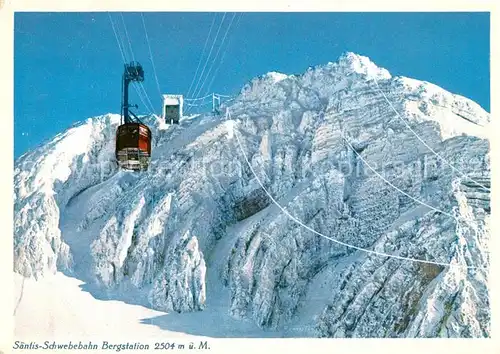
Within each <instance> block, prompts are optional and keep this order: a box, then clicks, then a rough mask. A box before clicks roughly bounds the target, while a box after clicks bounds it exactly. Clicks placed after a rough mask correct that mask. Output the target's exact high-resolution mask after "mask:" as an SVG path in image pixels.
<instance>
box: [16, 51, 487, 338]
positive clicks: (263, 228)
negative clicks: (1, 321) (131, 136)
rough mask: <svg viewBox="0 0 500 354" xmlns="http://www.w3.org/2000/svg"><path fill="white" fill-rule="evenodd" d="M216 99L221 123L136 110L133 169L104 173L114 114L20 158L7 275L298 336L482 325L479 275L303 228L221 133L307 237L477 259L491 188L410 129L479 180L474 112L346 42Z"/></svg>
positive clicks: (481, 137)
mask: <svg viewBox="0 0 500 354" xmlns="http://www.w3.org/2000/svg"><path fill="white" fill-rule="evenodd" d="M375 80H376V82H375ZM228 108H229V111H230V113H231V118H232V119H233V120H234V124H230V125H229V124H228V123H226V122H224V121H223V119H221V118H216V117H210V116H200V117H197V118H194V119H186V120H182V121H181V124H180V125H179V126H168V127H164V126H162V124H161V122H160V121H158V119H156V118H152V117H150V118H147V119H146V120H147V124H148V125H150V127H151V130H152V135H153V153H152V162H151V167H150V169H149V171H147V172H145V173H140V174H137V173H129V172H125V171H118V170H117V167H116V164H115V163H114V134H115V131H116V127H117V125H118V124H119V116H117V115H105V116H100V117H96V118H93V119H88V120H86V121H85V122H84V123H82V124H81V125H79V126H76V127H73V128H71V129H69V130H67V131H66V132H64V133H62V134H60V135H58V136H57V137H56V138H54V140H52V141H51V142H49V143H47V144H46V145H44V146H43V147H41V148H40V149H38V150H35V151H32V152H29V153H27V154H25V155H23V156H22V157H21V158H20V159H19V160H18V161H16V166H15V177H14V185H15V206H14V207H15V221H14V223H15V235H14V254H15V263H14V270H15V271H16V272H18V273H20V274H22V275H24V276H27V277H36V278H40V277H43V276H44V275H45V274H49V273H54V272H55V271H56V269H58V270H60V271H64V272H67V273H70V274H73V275H74V276H76V277H77V278H79V279H81V280H83V281H85V282H87V283H89V284H94V285H93V286H95V287H96V288H98V289H113V290H114V294H120V289H122V288H123V289H128V290H127V291H123V294H125V293H128V292H129V291H130V289H134V292H136V293H137V294H138V295H137V296H136V297H135V298H136V301H142V302H143V303H144V304H148V306H151V307H153V308H155V309H160V310H163V311H178V312H186V311H209V310H210V309H211V308H212V307H213V306H220V307H221V309H220V311H225V313H227V315H228V316H231V317H232V318H233V319H238V320H241V321H246V320H251V321H253V322H254V323H255V324H256V325H258V326H260V327H263V328H275V329H276V328H278V329H282V330H283V331H287V333H289V334H290V333H292V334H293V333H296V334H297V335H299V336H303V335H305V336H337V337H346V336H347V337H351V336H363V337H367V336H368V337H370V336H371V337H373V336H381V337H404V336H412V337H413V336H453V337H458V336H465V337H483V336H489V304H488V302H489V300H488V291H487V273H486V272H484V271H483V270H475V271H466V270H464V268H460V269H461V270H456V269H451V268H446V267H438V266H432V265H429V266H425V265H423V266H422V265H421V264H413V263H411V262H402V261H400V260H396V259H386V258H381V257H376V256H374V255H367V254H364V253H362V252H354V251H353V250H352V249H349V248H346V247H343V246H339V245H337V244H334V243H332V242H329V241H327V240H325V239H322V238H319V237H318V236H316V235H314V234H312V233H310V232H309V231H307V230H305V229H304V228H301V227H300V226H298V225H297V224H296V223H295V222H294V221H293V220H290V218H288V217H287V216H286V215H284V214H283V213H282V212H281V211H280V210H279V208H277V207H276V206H274V205H273V204H272V203H271V201H270V199H269V197H268V196H267V195H266V194H265V193H264V192H263V190H262V188H260V186H259V184H258V183H257V181H256V179H255V177H254V176H253V174H252V172H251V171H250V169H249V168H248V166H247V164H246V162H245V160H244V158H243V155H242V153H241V151H240V148H239V146H238V144H237V142H236V141H235V139H232V138H231V137H230V136H228V128H227V127H228V126H231V127H233V129H234V134H238V137H239V139H240V140H241V141H242V144H243V149H244V152H245V154H246V155H247V156H249V158H250V162H251V164H252V167H253V169H254V170H255V172H256V174H257V175H258V177H259V179H260V180H261V181H262V182H263V183H264V184H265V186H266V188H267V189H269V191H270V192H271V194H272V195H273V197H274V198H275V199H276V200H278V201H279V202H280V204H281V205H282V206H283V207H284V208H286V210H288V211H289V212H290V213H291V214H293V215H294V216H295V217H296V218H297V219H300V220H301V221H302V222H304V223H305V224H307V225H308V226H309V227H311V228H313V229H315V230H317V231H318V232H321V233H323V234H328V235H330V236H331V237H334V238H336V239H339V240H340V241H342V242H345V243H348V244H352V245H356V246H357V247H365V248H368V249H373V248H376V249H378V250H380V251H381V252H384V253H390V254H400V255H404V256H408V257H413V258H419V259H429V260H436V261H439V262H446V263H448V262H454V263H457V264H462V265H463V264H469V265H475V266H480V267H484V266H487V265H488V264H489V260H488V239H489V218H490V214H489V213H490V207H489V192H488V191H487V190H484V189H482V188H480V187H478V186H477V185H475V184H474V183H471V181H470V180H469V179H467V178H465V177H463V176H460V175H457V174H456V173H454V171H453V170H451V169H450V168H449V167H447V166H446V165H445V164H444V163H442V161H441V160H440V159H439V158H437V157H436V156H435V155H434V154H433V153H432V152H431V151H430V150H429V148H428V147H426V146H425V145H423V144H422V143H421V141H420V140H419V139H418V138H417V137H416V136H415V134H414V133H417V134H418V136H419V137H420V138H421V139H423V140H424V141H425V142H426V143H427V144H428V146H430V147H432V148H433V150H435V151H436V152H438V153H439V155H440V156H441V157H442V158H445V159H446V160H447V161H449V163H451V164H452V165H453V166H456V167H457V168H460V170H461V171H462V172H463V173H464V174H465V175H466V176H469V177H471V178H473V179H474V180H475V181H479V182H480V183H481V184H483V185H488V186H489V142H488V140H487V139H485V138H486V137H487V134H486V131H487V130H486V129H487V126H488V123H489V121H490V115H489V113H487V112H485V111H484V110H483V109H482V108H481V107H479V105H477V104H476V103H474V102H472V101H470V100H468V99H467V98H464V97H461V96H458V95H454V94H452V93H449V92H447V91H445V90H443V89H441V88H439V87H437V86H435V85H432V84H430V83H426V82H422V81H417V80H412V79H408V78H401V77H392V76H391V75H390V73H389V72H388V71H387V70H386V69H382V68H378V67H377V66H376V65H375V64H374V63H373V62H371V61H370V60H369V59H368V58H366V57H362V56H359V55H356V54H353V53H346V54H344V55H343V56H342V57H341V58H339V60H338V61H337V62H335V63H328V64H326V65H320V66H317V67H314V68H310V69H308V70H307V71H306V72H305V73H303V74H301V75H285V74H279V73H275V72H273V73H268V74H267V75H263V76H261V77H259V78H256V79H254V80H252V81H251V82H250V83H248V84H247V85H245V86H244V87H243V89H242V91H241V94H240V95H239V96H238V97H237V98H236V99H235V100H234V101H233V102H231V106H230V107H228ZM405 122H406V124H405ZM407 124H409V125H410V126H411V128H412V129H411V130H410V129H409V128H408V126H407ZM412 130H413V132H412ZM342 134H346V135H347V137H348V139H349V141H350V144H352V145H353V146H354V147H355V148H356V149H357V153H359V154H361V156H362V157H363V159H364V160H365V161H367V162H368V163H369V164H370V165H371V166H374V167H375V168H377V170H378V171H379V172H380V173H382V174H383V176H384V177H385V178H386V179H387V180H388V181H390V182H391V184H393V185H395V186H397V187H398V188H399V189H401V190H403V191H404V192H405V193H408V194H409V195H412V196H413V197H415V198H418V199H420V200H423V201H425V202H426V203H428V204H431V205H432V206H433V207H435V208H438V209H441V210H445V211H446V212H448V213H452V214H453V215H456V216H457V218H458V219H459V220H460V222H456V221H455V220H454V219H453V218H449V217H448V216H446V215H443V214H439V213H435V212H432V211H431V210H429V209H428V208H425V207H424V206H422V205H420V204H418V203H416V202H415V201H413V200H411V199H410V198H408V197H406V196H404V195H402V194H401V193H399V192H398V191H396V190H395V189H394V188H392V187H391V186H390V185H388V184H387V183H386V182H384V181H383V180H381V179H380V178H379V177H378V176H377V175H375V174H373V173H370V171H368V169H367V168H366V166H365V165H364V163H363V162H362V161H361V160H360V159H359V158H358V157H357V155H356V153H354V152H353V151H352V149H351V148H350V147H349V145H348V144H346V142H345V141H344V138H343V137H342ZM124 296H125V295H124ZM221 301H226V302H221ZM218 311H219V310H218Z"/></svg>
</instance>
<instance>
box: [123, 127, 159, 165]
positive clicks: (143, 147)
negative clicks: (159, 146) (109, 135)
mask: <svg viewBox="0 0 500 354" xmlns="http://www.w3.org/2000/svg"><path fill="white" fill-rule="evenodd" d="M150 157H151V130H150V129H149V128H148V127H147V126H146V125H144V124H141V123H125V124H122V125H120V126H119V127H118V129H117V131H116V160H117V161H118V164H119V165H120V167H121V168H124V169H127V170H134V171H139V170H147V168H148V166H149V160H150Z"/></svg>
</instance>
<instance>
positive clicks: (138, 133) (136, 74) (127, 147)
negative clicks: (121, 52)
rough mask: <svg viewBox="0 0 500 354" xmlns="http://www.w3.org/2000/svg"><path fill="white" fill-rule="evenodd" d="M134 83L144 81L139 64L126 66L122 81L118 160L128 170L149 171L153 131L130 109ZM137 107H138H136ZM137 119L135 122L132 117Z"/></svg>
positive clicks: (117, 144) (116, 151)
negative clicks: (129, 98)
mask: <svg viewBox="0 0 500 354" xmlns="http://www.w3.org/2000/svg"><path fill="white" fill-rule="evenodd" d="M132 81H144V70H143V69H142V67H141V65H140V64H139V63H134V62H132V63H130V64H125V72H124V74H123V81H122V84H123V86H122V94H123V104H122V115H123V120H122V122H121V123H122V124H121V125H120V126H119V127H118V129H117V130H116V150H115V155H116V160H117V162H118V165H119V166H120V167H121V168H123V169H127V170H134V171H140V170H147V168H148V166H149V161H150V158H151V130H150V129H149V128H148V127H147V126H146V125H145V124H144V123H142V122H141V121H140V120H139V118H137V116H136V115H135V114H133V113H132V112H130V110H129V108H130V107H132V106H131V105H129V103H128V86H129V84H130V82H132ZM135 107H137V106H135ZM131 115H132V116H133V117H134V118H135V120H134V119H133V118H132V117H131Z"/></svg>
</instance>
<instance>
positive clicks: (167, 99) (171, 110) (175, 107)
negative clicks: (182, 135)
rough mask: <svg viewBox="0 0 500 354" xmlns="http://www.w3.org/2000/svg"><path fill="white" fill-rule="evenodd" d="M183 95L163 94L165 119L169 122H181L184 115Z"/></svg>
mask: <svg viewBox="0 0 500 354" xmlns="http://www.w3.org/2000/svg"><path fill="white" fill-rule="evenodd" d="M183 104H184V99H183V97H182V95H163V119H165V123H168V124H179V120H180V118H181V117H182V106H183Z"/></svg>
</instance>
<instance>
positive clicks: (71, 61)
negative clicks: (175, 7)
mask: <svg viewBox="0 0 500 354" xmlns="http://www.w3.org/2000/svg"><path fill="white" fill-rule="evenodd" d="M233 15H235V14H234V13H227V14H226V15H225V17H224V22H222V26H221V29H220V32H219V40H218V41H217V42H216V44H215V45H214V47H213V51H212V58H213V57H214V56H215V54H216V53H217V51H218V45H219V44H220V43H221V39H222V38H223V37H224V33H225V32H226V28H227V27H228V25H229V23H230V22H231V19H232V18H233ZM143 16H144V19H145V22H146V27H147V34H148V36H149V42H150V45H151V51H152V53H153V59H154V64H155V67H156V71H157V74H158V81H159V83H160V89H161V91H162V93H182V94H184V95H186V94H187V93H188V90H189V88H190V86H191V83H192V82H193V77H194V74H195V71H196V68H197V67H198V63H199V58H200V55H201V54H202V50H203V47H204V45H205V43H206V39H207V34H208V32H209V29H210V27H211V24H212V22H213V21H214V16H216V17H215V22H214V23H215V24H214V28H213V30H212V34H211V38H210V40H209V42H208V45H207V48H206V52H205V56H207V54H208V52H209V50H210V48H211V44H212V40H213V38H214V35H215V33H216V32H217V29H218V27H219V24H220V23H221V20H222V18H223V16H224V15H223V13H143ZM111 18H112V20H113V22H114V24H115V26H117V28H116V30H117V31H118V33H119V34H121V35H122V36H123V39H124V41H125V43H126V49H127V50H128V52H130V49H129V45H128V42H127V41H126V37H125V30H124V28H125V27H124V26H123V22H122V17H121V15H120V13H111ZM238 19H239V21H238ZM123 21H124V22H125V25H126V29H127V32H128V36H129V38H130V44H131V47H132V50H133V52H134V57H135V59H136V60H138V61H139V62H140V63H141V64H142V65H143V67H144V69H145V72H146V81H145V82H144V88H145V90H146V92H147V94H148V96H149V98H150V100H151V102H152V104H153V106H154V109H155V112H156V113H160V109H161V101H160V93H159V92H158V88H157V84H156V80H155V78H154V74H153V69H152V64H151V61H150V57H149V49H148V45H147V41H146V36H145V31H144V27H143V23H142V19H141V14H140V13H123ZM14 27H15V28H14V30H15V35H14V43H15V44H14V157H15V158H17V157H19V156H20V155H21V154H23V153H25V152H26V151H28V150H29V149H33V148H36V146H37V145H39V144H41V143H43V142H44V141H46V140H47V139H49V138H51V137H53V136H54V135H56V134H57V133H59V132H61V131H63V130H64V129H66V128H68V127H69V126H71V125H72V124H73V123H75V122H77V121H80V120H84V119H86V118H88V117H92V116H96V115H100V114H105V113H108V112H113V113H119V107H120V90H121V86H120V82H121V81H120V80H121V74H122V70H123V61H122V57H121V55H120V51H119V49H118V46H117V42H116V39H115V35H114V33H113V30H112V27H111V24H110V20H109V17H108V14H107V13H16V15H15V22H14ZM489 33H490V16H489V14H488V13H243V14H242V15H241V17H240V15H239V14H238V15H236V16H235V17H234V21H233V22H232V26H231V28H230V31H228V34H227V37H226V40H225V42H224V46H223V47H222V48H221V50H220V52H219V61H216V62H215V64H214V67H213V68H212V71H211V72H210V75H209V76H208V77H207V79H206V81H205V79H204V78H202V79H201V81H200V84H199V86H201V84H202V83H203V82H205V85H204V86H203V88H202V89H201V90H200V94H203V93H205V92H212V91H215V92H218V93H223V94H234V93H237V92H238V91H239V89H240V88H241V87H242V86H243V85H244V84H245V83H246V82H248V81H249V80H250V79H251V78H253V77H255V76H258V75H261V74H264V73H266V72H269V71H280V72H284V73H288V74H293V73H301V72H303V71H305V70H306V69H307V67H308V66H313V65H317V64H324V63H327V62H328V61H335V60H337V58H338V57H339V56H340V55H341V54H342V53H343V52H346V51H352V52H355V53H358V54H361V55H365V56H368V57H370V59H371V60H372V61H374V62H375V63H376V64H377V65H378V66H381V67H384V68H386V69H388V70H389V71H390V72H391V74H393V75H403V76H408V77H412V78H416V79H421V80H425V81H429V82H432V83H435V84H437V85H439V86H441V87H443V88H445V89H447V90H449V91H451V92H453V93H457V94H460V95H463V96H466V97H469V98H471V99H473V100H474V101H476V102H477V103H479V104H480V105H481V106H482V107H483V108H484V109H486V110H488V111H489V110H490V79H489V76H490V72H489V70H490V69H489V66H490V61H489V55H490V47H489V42H490V37H489V36H490V35H489ZM223 55H224V56H223ZM129 56H130V54H129ZM222 56H223V62H222V64H221V65H220V67H219V70H218V71H216V70H217V67H218V63H219V62H220V58H221V57H222ZM204 63H205V61H202V64H201V66H200V69H199V73H201V71H202V69H203V66H204ZM210 65H211V61H209V63H208V65H207V66H206V69H205V74H207V73H208V72H209V70H210ZM215 73H216V75H215V78H214V79H213V81H212V78H213V77H214V74H215ZM196 82H197V81H195V84H194V85H193V87H192V91H193V88H194V86H196ZM210 82H212V85H211V87H208V86H209V83H210ZM190 96H192V95H190ZM131 101H132V103H137V104H138V105H139V110H138V111H139V113H148V112H149V111H148V110H147V109H146V107H145V106H144V104H142V102H141V100H140V99H139V98H138V96H137V94H136V92H135V91H134V90H133V89H131Z"/></svg>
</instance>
